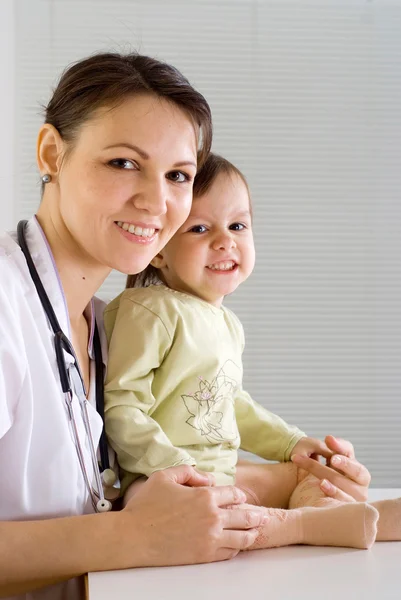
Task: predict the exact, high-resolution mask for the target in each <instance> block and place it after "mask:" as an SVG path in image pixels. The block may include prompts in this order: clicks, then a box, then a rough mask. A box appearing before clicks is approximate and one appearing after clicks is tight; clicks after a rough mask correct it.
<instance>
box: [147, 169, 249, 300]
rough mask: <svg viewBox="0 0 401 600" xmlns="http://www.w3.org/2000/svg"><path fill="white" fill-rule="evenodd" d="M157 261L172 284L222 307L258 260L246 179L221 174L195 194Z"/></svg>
mask: <svg viewBox="0 0 401 600" xmlns="http://www.w3.org/2000/svg"><path fill="white" fill-rule="evenodd" d="M157 260H159V264H157V263H156V262H155V266H159V267H160V269H161V271H162V274H163V277H164V280H165V282H166V283H167V285H168V286H169V287H171V288H172V289H175V290H178V291H181V292H187V293H190V294H193V295H195V296H198V297H199V298H202V300H206V301H207V302H210V303H211V304H213V305H214V306H218V307H219V306H220V305H221V303H222V301H223V299H224V296H226V295H227V294H231V293H232V292H233V291H234V290H235V289H236V288H237V287H238V286H239V285H240V283H242V282H243V281H245V279H247V277H249V275H250V274H251V272H252V270H253V267H254V264H255V247H254V243H253V234H252V223H251V214H250V201H249V196H248V190H247V188H246V186H245V184H244V182H243V181H242V180H241V179H240V178H239V177H238V176H237V175H235V174H232V175H226V174H220V175H219V176H218V177H217V179H216V181H215V182H214V183H213V185H212V187H211V188H210V190H209V191H208V192H207V193H206V194H204V195H203V196H201V197H198V198H194V200H193V204H192V209H191V212H190V215H189V217H188V219H187V220H186V221H185V223H184V225H183V226H182V227H181V228H180V229H179V230H178V231H177V233H176V234H175V235H174V237H173V238H172V240H171V241H170V242H169V243H168V244H167V246H166V247H165V248H164V249H163V250H162V252H161V254H160V255H159V256H158V257H157V259H156V261H157Z"/></svg>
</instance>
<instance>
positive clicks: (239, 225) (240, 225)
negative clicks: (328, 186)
mask: <svg viewBox="0 0 401 600" xmlns="http://www.w3.org/2000/svg"><path fill="white" fill-rule="evenodd" d="M229 229H231V231H242V230H243V229H245V225H244V224H243V223H232V224H231V225H230V227H229Z"/></svg>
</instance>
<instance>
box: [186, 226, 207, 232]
mask: <svg viewBox="0 0 401 600" xmlns="http://www.w3.org/2000/svg"><path fill="white" fill-rule="evenodd" d="M189 231H190V232H191V233H205V231H207V229H206V227H205V226H204V225H194V226H193V227H191V229H190V230H189Z"/></svg>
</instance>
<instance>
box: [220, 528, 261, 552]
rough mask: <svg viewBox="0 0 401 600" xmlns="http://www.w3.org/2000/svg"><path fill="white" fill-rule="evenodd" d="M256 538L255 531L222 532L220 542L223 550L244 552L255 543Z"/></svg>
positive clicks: (256, 532)
mask: <svg viewBox="0 0 401 600" xmlns="http://www.w3.org/2000/svg"><path fill="white" fill-rule="evenodd" d="M257 537H258V530H257V529H248V530H247V531H230V530H227V531H224V533H223V535H222V538H221V542H222V544H223V545H224V549H231V550H236V551H237V552H238V551H239V550H246V549H247V548H249V547H250V546H252V544H254V543H255V541H256V538H257Z"/></svg>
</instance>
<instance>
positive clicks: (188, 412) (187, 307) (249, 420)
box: [105, 154, 401, 548]
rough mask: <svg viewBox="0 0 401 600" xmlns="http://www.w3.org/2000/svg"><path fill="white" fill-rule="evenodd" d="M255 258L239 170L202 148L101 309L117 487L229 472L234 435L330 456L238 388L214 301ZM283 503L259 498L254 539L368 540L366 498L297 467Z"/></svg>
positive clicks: (268, 452) (279, 455)
mask: <svg viewBox="0 0 401 600" xmlns="http://www.w3.org/2000/svg"><path fill="white" fill-rule="evenodd" d="M254 262H255V251H254V243H253V235H252V209H251V201H250V195H249V190H248V186H247V183H246V180H245V178H244V177H243V175H242V174H241V173H240V171H238V169H237V168H236V167H234V165H232V164H231V163H229V162H228V161H227V160H225V159H223V158H222V157H219V156H217V155H214V154H211V155H210V157H209V158H208V160H207V162H206V164H205V165H204V167H203V168H202V170H201V171H200V172H199V173H198V175H197V176H196V179H195V182H194V200H193V206H192V210H191V213H190V215H189V217H188V219H187V221H186V222H185V223H184V225H183V226H182V227H181V228H180V229H179V230H178V232H177V233H176V234H175V236H174V237H173V238H172V240H171V241H170V242H169V243H168V244H167V246H166V247H165V248H164V249H163V250H162V252H161V253H160V254H158V255H157V256H156V257H155V258H154V260H153V261H152V263H151V265H150V267H149V268H148V269H147V270H145V271H144V272H143V273H141V274H139V275H136V276H135V275H134V276H130V277H129V278H128V283H127V287H128V289H127V290H125V291H124V292H123V293H122V294H121V295H120V296H118V297H117V298H116V299H115V300H113V302H111V304H109V306H108V307H107V308H106V311H105V326H106V333H107V336H108V339H109V342H110V348H109V365H108V374H107V381H106V388H105V389H106V396H105V400H106V404H105V423H106V431H107V434H108V437H109V440H110V443H111V445H112V447H113V448H114V450H115V451H116V453H117V455H118V460H119V464H120V466H121V469H122V471H123V474H124V477H123V488H124V489H126V487H127V485H128V484H129V483H131V482H132V481H133V480H134V479H135V478H137V477H140V476H146V477H149V476H150V475H151V474H152V473H153V472H154V471H158V470H160V469H166V468H169V467H172V466H176V465H181V464H188V465H196V466H197V468H198V469H200V470H202V471H208V472H211V473H213V475H214V477H215V480H216V483H217V485H227V484H233V483H235V466H236V463H237V451H238V448H239V447H241V448H243V449H245V450H247V451H249V452H252V453H254V454H256V455H258V456H261V457H262V458H265V459H268V460H275V461H288V460H290V459H291V456H292V455H293V454H308V455H323V456H325V457H326V458H329V457H330V455H331V452H330V451H329V449H328V447H327V446H326V445H325V444H324V443H323V442H320V441H319V440H315V439H313V438H309V437H306V435H305V434H304V433H303V432H302V431H300V430H299V429H298V428H297V427H294V426H291V425H288V424H287V423H285V422H284V421H283V420H282V419H281V418H280V417H278V416H276V415H274V414H272V413H270V412H269V411H267V410H266V409H264V408H263V407H261V406H260V405H259V404H257V403H256V402H254V401H253V400H252V399H251V398H250V396H249V395H248V394H247V393H246V391H245V390H243V389H242V359H241V356H242V352H243V348H244V335H243V329H242V326H241V324H240V322H239V320H238V318H237V317H236V316H235V315H234V314H233V312H232V311H230V310H229V309H227V308H225V307H224V306H223V305H222V302H223V300H224V297H225V296H226V295H228V294H231V293H232V292H234V290H235V289H236V288H237V287H238V286H239V285H240V284H241V283H242V282H243V281H245V280H246V279H247V278H248V277H249V275H250V274H251V272H252V270H253V267H254ZM134 286H135V287H134ZM138 286H139V287H138ZM244 491H245V492H246V493H247V497H248V501H249V502H251V503H252V504H256V505H258V504H259V501H258V498H257V497H256V494H255V491H254V490H252V485H250V486H249V489H246V490H244ZM317 507H318V508H317ZM289 508H290V509H293V510H280V509H268V508H264V507H260V509H259V510H264V511H266V513H267V514H268V517H269V518H268V520H267V522H266V524H265V525H264V526H263V527H262V528H261V531H260V535H259V536H258V539H257V540H256V542H255V545H254V547H255V548H267V547H272V546H281V545H288V544H297V543H304V544H313V545H338V546H343V545H344V546H352V547H357V548H368V547H370V546H371V545H372V543H373V542H374V540H375V539H376V538H377V521H378V517H379V512H378V510H377V509H376V508H375V507H374V506H371V505H369V504H366V503H340V502H339V501H337V500H334V499H332V498H328V497H326V496H325V495H324V494H323V492H322V491H321V490H320V487H319V481H318V480H317V479H316V478H315V477H314V476H312V475H309V474H307V473H306V472H305V471H301V470H299V473H298V479H297V485H296V486H295V489H294V491H293V493H292V495H291V498H290V503H289ZM378 508H379V509H380V506H378ZM382 510H383V511H384V512H385V517H383V519H382V518H381V519H380V522H379V534H380V536H381V538H383V537H386V539H388V537H389V536H391V535H392V534H391V531H392V529H391V520H389V519H388V517H387V515H392V514H394V516H395V512H394V511H398V512H399V516H400V517H401V506H400V503H399V502H398V504H396V501H393V503H390V505H389V504H388V503H386V504H383V505H382ZM386 519H387V521H389V522H388V523H387V525H386V527H385V528H384V529H385V531H384V529H383V531H381V527H380V523H382V522H383V523H384V522H385V521H386ZM399 520H400V519H399ZM387 521H386V522H387ZM400 528H401V525H400V526H399V529H400ZM399 533H400V536H401V531H400V532H399ZM397 535H398V534H397ZM378 539H380V537H379V538H378Z"/></svg>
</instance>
